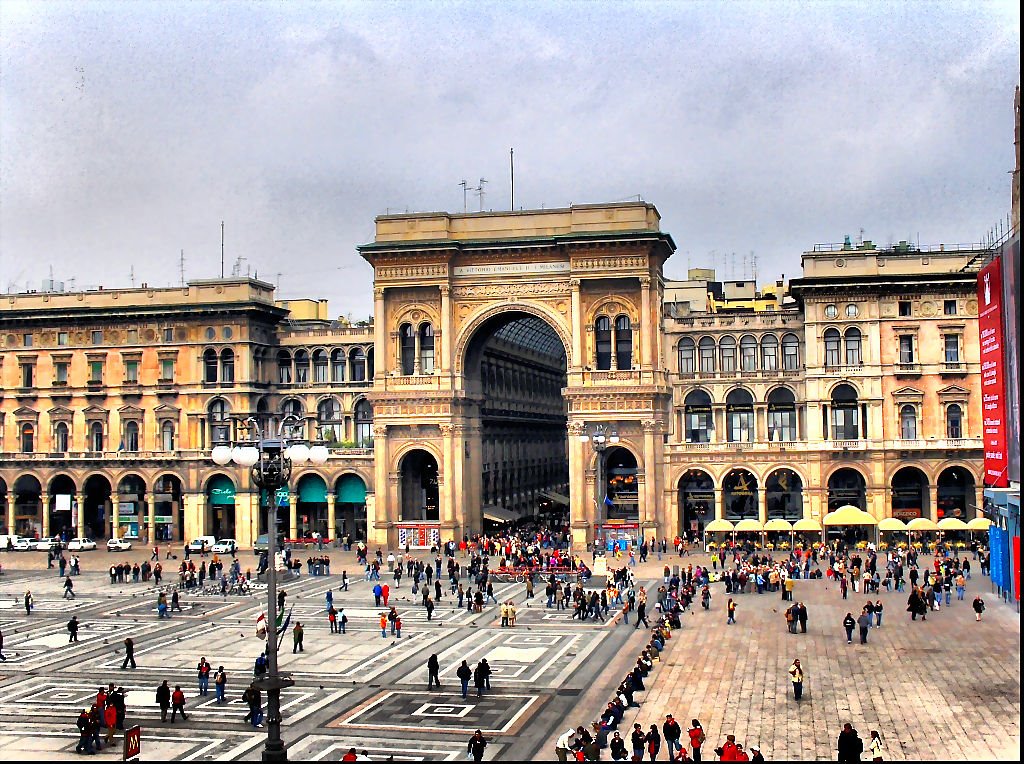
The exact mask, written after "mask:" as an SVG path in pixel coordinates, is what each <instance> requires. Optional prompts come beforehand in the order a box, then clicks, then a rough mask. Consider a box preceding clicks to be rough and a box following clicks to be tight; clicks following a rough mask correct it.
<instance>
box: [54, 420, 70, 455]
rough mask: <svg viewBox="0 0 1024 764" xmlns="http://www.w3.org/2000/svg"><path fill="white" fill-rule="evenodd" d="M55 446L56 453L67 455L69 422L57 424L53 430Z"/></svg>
mask: <svg viewBox="0 0 1024 764" xmlns="http://www.w3.org/2000/svg"><path fill="white" fill-rule="evenodd" d="M53 444H54V446H55V448H54V451H57V452H59V453H62V454H64V453H67V450H68V425H67V422H57V426H56V427H55V428H54V429H53Z"/></svg>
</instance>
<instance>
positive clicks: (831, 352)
mask: <svg viewBox="0 0 1024 764" xmlns="http://www.w3.org/2000/svg"><path fill="white" fill-rule="evenodd" d="M836 366H839V335H838V334H836V335H835V337H826V338H825V367H826V368H830V369H832V368H835V367H836Z"/></svg>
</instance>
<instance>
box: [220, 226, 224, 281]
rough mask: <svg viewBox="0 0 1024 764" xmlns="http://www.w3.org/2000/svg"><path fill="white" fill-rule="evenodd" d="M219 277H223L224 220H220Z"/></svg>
mask: <svg viewBox="0 0 1024 764" xmlns="http://www.w3.org/2000/svg"><path fill="white" fill-rule="evenodd" d="M220 277H221V278H224V221H223V220H222V221H220Z"/></svg>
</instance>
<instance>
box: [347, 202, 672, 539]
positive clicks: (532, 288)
mask: <svg viewBox="0 0 1024 764" xmlns="http://www.w3.org/2000/svg"><path fill="white" fill-rule="evenodd" d="M376 223H377V230H376V237H375V240H374V241H373V242H372V243H370V244H367V245H364V246H362V247H360V253H361V254H362V256H363V257H364V258H366V260H367V261H369V262H370V263H371V264H372V265H373V268H374V297H375V309H374V316H375V327H374V328H375V337H374V345H375V354H374V359H375V360H374V362H375V368H374V387H373V391H372V393H371V395H370V397H371V399H372V402H373V408H374V466H375V483H376V490H375V501H374V502H373V506H372V507H368V514H369V517H368V522H369V526H370V527H369V528H368V531H369V535H370V538H371V540H373V541H375V542H377V543H385V542H387V543H390V544H392V545H394V544H399V545H404V544H406V543H409V544H410V545H412V546H419V545H429V544H430V543H431V542H432V541H434V540H437V539H445V540H447V539H449V538H453V537H454V538H460V537H461V536H463V535H465V534H472V533H478V532H481V531H484V530H486V529H487V528H488V527H489V523H493V522H504V521H507V520H514V519H518V518H522V517H527V516H532V515H536V514H537V513H538V512H539V511H541V510H542V509H543V511H544V512H545V513H546V514H547V515H548V516H549V517H551V518H553V519H558V518H559V517H560V518H561V520H562V521H563V522H564V521H566V520H567V521H568V524H569V526H570V528H571V530H572V536H573V541H574V544H577V545H580V546H581V547H582V545H585V544H586V543H587V542H589V541H592V540H593V539H594V538H595V534H599V533H601V529H602V528H603V527H604V526H614V525H615V524H618V523H621V524H623V525H629V526H630V527H632V528H635V529H636V530H635V532H634V535H635V533H636V532H639V531H640V530H641V529H643V531H644V532H646V533H647V534H648V535H651V534H655V533H656V534H657V535H659V536H662V535H664V534H665V533H667V532H669V531H670V530H672V529H670V528H668V527H663V523H662V522H661V521H660V520H659V516H660V513H659V512H658V510H657V508H656V507H657V505H658V503H659V501H660V500H661V496H662V493H663V487H662V486H661V477H660V473H661V460H662V449H661V446H662V441H663V433H664V432H665V428H666V422H667V421H668V419H667V417H668V413H667V407H668V402H669V399H670V391H669V388H668V383H667V380H666V378H665V374H664V371H663V370H662V369H661V368H660V367H661V366H662V364H661V363H660V362H658V359H660V358H661V357H662V355H663V352H662V348H661V332H660V330H659V315H658V314H659V310H660V307H659V306H660V305H661V290H662V288H663V281H662V266H663V264H664V262H665V260H666V259H667V258H668V257H669V256H670V255H671V253H672V251H673V249H674V244H673V242H672V239H671V237H669V236H668V235H667V234H665V233H662V232H661V231H660V230H659V216H658V213H657V210H656V209H655V208H654V207H653V206H652V205H650V204H646V203H643V202H631V203H620V204H607V205H586V206H574V207H572V208H569V209H561V210H531V211H523V212H498V213H483V214H479V213H478V214H470V215H453V214H446V213H426V214H410V215H392V216H384V217H380V218H378V219H377V221H376ZM599 427H607V428H609V429H614V432H615V436H616V443H615V447H614V448H613V449H609V450H608V451H607V453H605V452H603V451H599V450H598V449H596V448H594V447H592V443H593V441H592V440H591V439H590V438H588V437H586V436H588V434H591V433H593V432H594V431H595V429H596V428H599ZM629 521H632V522H629ZM673 525H674V523H673Z"/></svg>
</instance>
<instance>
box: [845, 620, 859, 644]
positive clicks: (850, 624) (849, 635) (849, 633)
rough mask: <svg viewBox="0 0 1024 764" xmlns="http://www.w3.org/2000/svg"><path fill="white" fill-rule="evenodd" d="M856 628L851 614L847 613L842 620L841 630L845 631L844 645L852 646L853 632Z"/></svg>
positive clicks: (855, 622)
mask: <svg viewBox="0 0 1024 764" xmlns="http://www.w3.org/2000/svg"><path fill="white" fill-rule="evenodd" d="M856 626H857V621H856V619H854V617H853V613H847V614H846V617H845V618H844V619H843V628H844V629H846V644H848V645H852V644H853V630H854V628H856Z"/></svg>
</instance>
